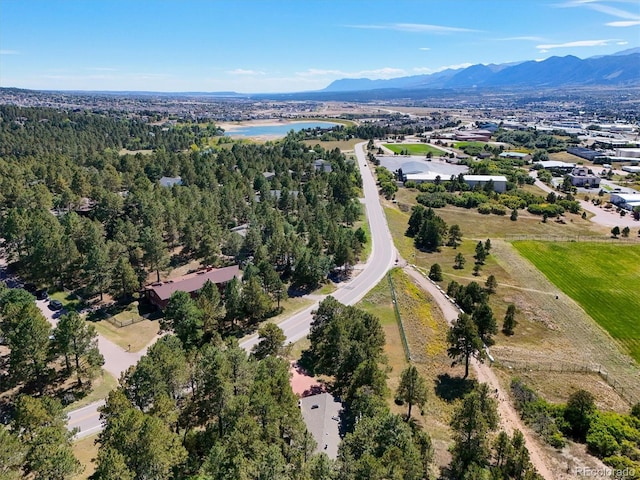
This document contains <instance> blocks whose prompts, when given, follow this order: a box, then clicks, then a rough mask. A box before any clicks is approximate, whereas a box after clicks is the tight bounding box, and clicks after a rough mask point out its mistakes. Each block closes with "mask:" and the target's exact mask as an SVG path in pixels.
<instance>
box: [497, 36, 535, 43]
mask: <svg viewBox="0 0 640 480" xmlns="http://www.w3.org/2000/svg"><path fill="white" fill-rule="evenodd" d="M498 40H500V41H501V42H512V41H516V40H521V41H523V42H544V41H545V39H544V38H543V37H536V36H521V37H507V38H499V39H498Z"/></svg>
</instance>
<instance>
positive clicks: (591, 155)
mask: <svg viewBox="0 0 640 480" xmlns="http://www.w3.org/2000/svg"><path fill="white" fill-rule="evenodd" d="M567 152H569V153H570V154H572V155H575V156H576V157H580V158H584V159H585V160H589V161H590V162H595V161H596V160H600V159H603V160H604V159H605V158H606V156H605V155H604V154H603V153H602V152H598V151H596V150H592V149H590V148H584V147H569V148H567Z"/></svg>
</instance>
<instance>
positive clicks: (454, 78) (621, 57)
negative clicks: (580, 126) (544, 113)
mask: <svg viewBox="0 0 640 480" xmlns="http://www.w3.org/2000/svg"><path fill="white" fill-rule="evenodd" d="M629 57H631V58H629ZM587 85H588V86H598V85H602V86H612V85H616V86H625V85H640V47H638V48H630V49H627V50H623V51H621V52H617V53H614V54H612V55H605V56H601V57H590V58H586V59H581V58H578V57H576V56H574V55H566V56H564V57H560V56H551V57H548V58H546V59H544V60H540V61H536V60H528V61H523V62H512V63H504V64H489V65H483V64H476V65H472V66H470V67H467V68H459V69H448V70H444V71H441V72H436V73H432V74H425V75H413V76H408V77H398V78H391V79H388V80H371V79H369V78H357V79H354V78H351V79H350V78H345V79H340V80H335V81H334V82H332V83H331V84H330V85H328V86H327V87H326V88H325V89H323V90H321V92H355V91H360V92H362V91H370V90H381V89H412V90H416V89H444V88H478V87H482V88H506V87H518V88H522V87H542V86H544V87H550V88H553V87H564V86H587Z"/></svg>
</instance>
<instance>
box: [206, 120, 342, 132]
mask: <svg viewBox="0 0 640 480" xmlns="http://www.w3.org/2000/svg"><path fill="white" fill-rule="evenodd" d="M308 122H313V123H326V124H328V125H332V124H335V123H336V122H331V121H329V120H314V119H312V118H304V119H299V120H284V119H282V120H280V119H277V118H273V119H265V120H243V121H240V122H223V123H217V124H216V125H217V126H218V127H220V128H224V131H225V132H233V131H234V130H238V129H241V128H244V127H278V126H280V125H293V124H296V123H308Z"/></svg>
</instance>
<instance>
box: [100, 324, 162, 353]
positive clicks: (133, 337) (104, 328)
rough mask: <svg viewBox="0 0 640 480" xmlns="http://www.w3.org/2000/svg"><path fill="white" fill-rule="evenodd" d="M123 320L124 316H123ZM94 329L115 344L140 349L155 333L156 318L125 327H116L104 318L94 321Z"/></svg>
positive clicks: (135, 349) (125, 347) (134, 349)
mask: <svg viewBox="0 0 640 480" xmlns="http://www.w3.org/2000/svg"><path fill="white" fill-rule="evenodd" d="M123 320H124V317H123ZM94 325H95V326H96V330H97V331H98V333H99V334H100V335H103V336H105V337H106V338H107V339H109V340H111V341H112V342H113V343H115V344H116V345H118V346H120V347H121V348H123V349H125V350H127V348H128V347H129V345H131V351H132V352H138V351H140V350H142V349H143V348H144V347H145V345H147V344H148V343H149V342H150V341H151V340H152V339H153V338H154V337H155V336H156V335H157V334H158V329H159V324H158V321H157V320H146V319H145V320H142V321H140V322H137V323H134V324H132V325H127V326H126V327H116V326H115V325H113V324H111V323H109V322H108V321H106V320H101V321H99V322H95V323H94Z"/></svg>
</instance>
